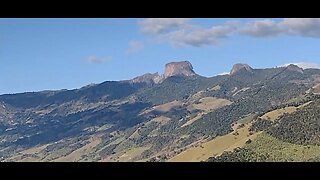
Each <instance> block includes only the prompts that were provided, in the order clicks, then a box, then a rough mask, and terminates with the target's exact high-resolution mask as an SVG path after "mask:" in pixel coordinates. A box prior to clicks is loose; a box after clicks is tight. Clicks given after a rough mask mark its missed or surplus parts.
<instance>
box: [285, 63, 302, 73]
mask: <svg viewBox="0 0 320 180" xmlns="http://www.w3.org/2000/svg"><path fill="white" fill-rule="evenodd" d="M286 69H287V70H289V71H296V72H299V73H303V69H302V68H300V67H299V66H297V65H294V64H290V65H288V66H287V67H286Z"/></svg>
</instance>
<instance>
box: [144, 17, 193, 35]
mask: <svg viewBox="0 0 320 180" xmlns="http://www.w3.org/2000/svg"><path fill="white" fill-rule="evenodd" d="M189 20H190V18H147V19H144V20H142V21H140V22H139V25H140V30H141V31H142V32H144V33H149V34H160V33H165V32H167V31H168V30H172V29H174V28H178V27H181V26H183V25H184V24H186V23H187V22H188V21H189Z"/></svg>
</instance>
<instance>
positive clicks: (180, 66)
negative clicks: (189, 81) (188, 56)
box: [164, 61, 196, 78]
mask: <svg viewBox="0 0 320 180" xmlns="http://www.w3.org/2000/svg"><path fill="white" fill-rule="evenodd" d="M193 75H196V73H195V72H194V71H193V67H192V65H191V63H190V62H189V61H180V62H171V63H168V64H166V66H165V71H164V78H167V77H170V76H193Z"/></svg>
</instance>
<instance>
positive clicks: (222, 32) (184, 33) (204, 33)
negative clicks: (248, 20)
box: [163, 23, 237, 47]
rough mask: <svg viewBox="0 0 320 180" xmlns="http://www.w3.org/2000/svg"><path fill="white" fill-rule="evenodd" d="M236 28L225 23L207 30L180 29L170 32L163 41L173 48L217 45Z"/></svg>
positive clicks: (198, 28) (196, 28)
mask: <svg viewBox="0 0 320 180" xmlns="http://www.w3.org/2000/svg"><path fill="white" fill-rule="evenodd" d="M236 29H237V26H236V25H235V24H233V23H226V24H224V25H221V26H212V27H208V28H204V27H193V28H191V29H181V30H178V31H173V32H170V33H168V34H166V35H164V36H163V39H165V40H167V41H169V42H170V43H171V44H172V45H174V46H186V45H189V46H194V47H201V46H205V45H217V44H218V43H219V42H220V40H222V39H224V38H227V37H228V36H229V35H230V34H231V33H233V32H235V31H236Z"/></svg>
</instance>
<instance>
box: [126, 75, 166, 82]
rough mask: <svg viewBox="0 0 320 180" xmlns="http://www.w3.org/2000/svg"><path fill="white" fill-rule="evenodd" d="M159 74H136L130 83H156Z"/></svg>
mask: <svg viewBox="0 0 320 180" xmlns="http://www.w3.org/2000/svg"><path fill="white" fill-rule="evenodd" d="M160 78H161V77H160V75H159V74H158V73H153V74H152V73H146V74H144V75H142V76H138V77H135V78H133V79H132V80H130V82H131V83H147V84H153V83H158V82H159V80H160Z"/></svg>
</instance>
